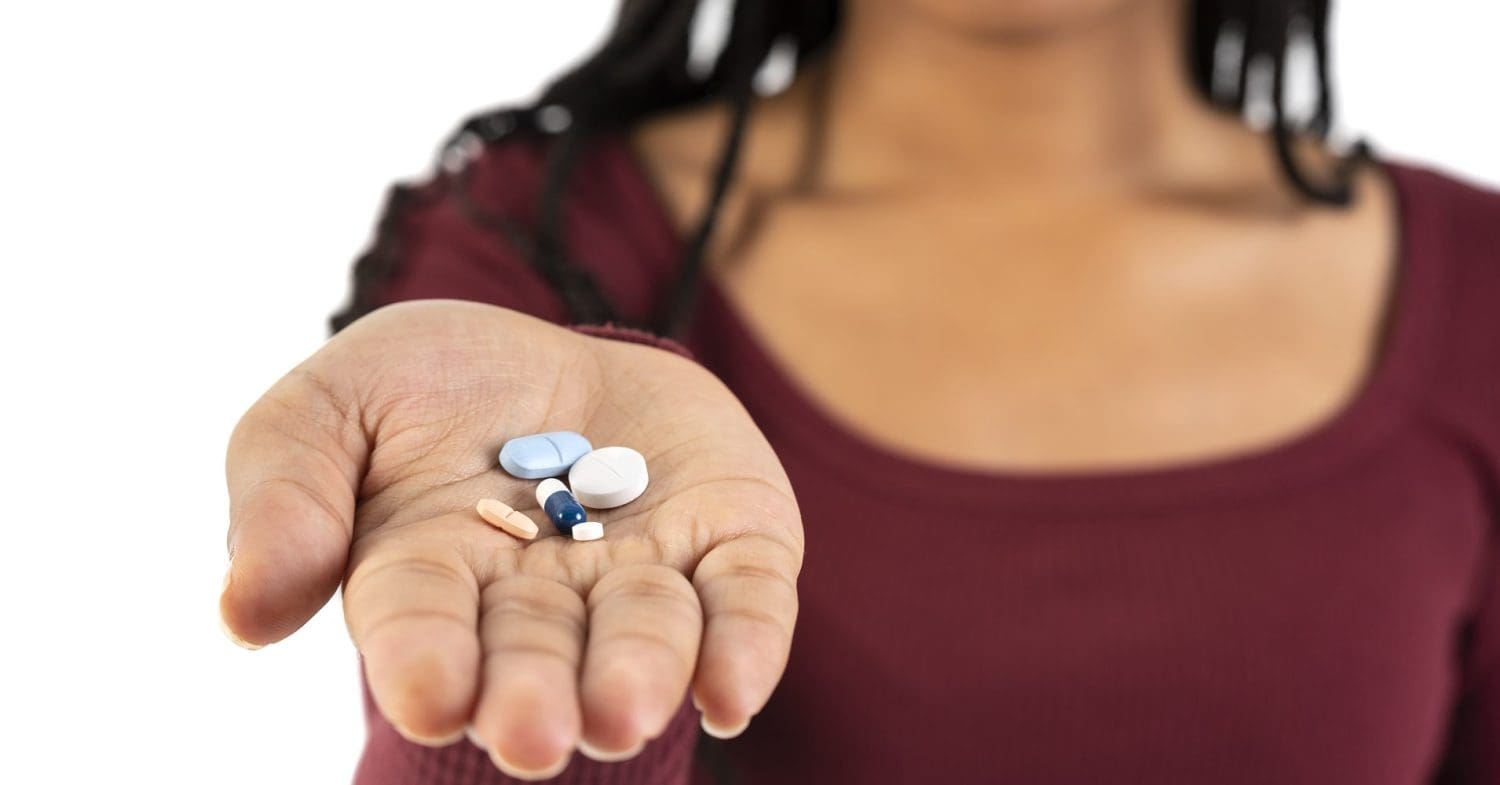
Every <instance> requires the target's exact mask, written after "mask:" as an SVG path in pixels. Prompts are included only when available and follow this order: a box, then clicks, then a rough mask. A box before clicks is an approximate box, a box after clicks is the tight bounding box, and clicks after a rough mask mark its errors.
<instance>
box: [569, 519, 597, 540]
mask: <svg viewBox="0 0 1500 785" xmlns="http://www.w3.org/2000/svg"><path fill="white" fill-rule="evenodd" d="M603 536H604V524H602V523H600V522H598V521H584V522H583V523H580V524H577V525H575V526H574V527H573V539H575V540H577V541H579V542H588V541H589V540H597V539H600V538H602V537H603Z"/></svg>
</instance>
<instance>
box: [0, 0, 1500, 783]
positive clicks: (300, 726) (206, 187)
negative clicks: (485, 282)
mask: <svg viewBox="0 0 1500 785" xmlns="http://www.w3.org/2000/svg"><path fill="white" fill-rule="evenodd" d="M1340 5H1343V6H1348V10H1347V12H1345V13H1341V14H1340V15H1339V16H1338V19H1337V25H1336V28H1337V32H1336V40H1335V52H1336V56H1337V63H1338V67H1337V75H1338V77H1339V79H1338V82H1339V84H1340V86H1341V88H1342V99H1343V100H1342V102H1341V110H1342V111H1341V117H1342V120H1343V125H1345V126H1346V127H1348V128H1351V129H1354V130H1357V131H1360V132H1363V133H1366V134H1368V135H1369V136H1370V137H1371V138H1372V139H1373V140H1375V142H1376V144H1377V147H1378V148H1379V149H1381V150H1383V151H1385V152H1387V153H1395V154H1397V155H1398V156H1401V157H1409V158H1415V159H1418V160H1422V161H1427V162H1436V163H1439V164H1442V165H1444V166H1445V167H1448V168H1452V169H1455V170H1458V171H1462V172H1466V173H1468V174H1469V175H1470V176H1471V177H1473V178H1477V179H1480V180H1483V181H1486V182H1489V183H1491V184H1500V110H1497V108H1496V107H1497V103H1500V102H1496V101H1495V100H1494V99H1493V96H1494V94H1495V90H1496V89H1497V88H1496V85H1495V81H1496V78H1497V77H1500V50H1497V48H1496V47H1495V46H1494V43H1493V36H1494V31H1495V30H1497V29H1500V7H1497V6H1496V5H1495V4H1493V3H1490V2H1480V1H1479V0H1443V1H1442V2H1438V1H1437V0H1429V1H1428V2H1424V3H1421V4H1417V3H1412V2H1410V0H1389V1H1388V2H1375V1H1374V0H1362V2H1358V3H1354V2H1348V1H1347V0H1346V2H1344V3H1342V4H1340ZM612 8H613V3H612V2H609V1H608V0H587V1H585V0H554V2H548V3H518V2H517V3H507V2H479V1H478V0H470V1H469V2H459V1H458V0H444V1H442V2H431V1H429V2H424V3H420V4H419V3H402V4H396V3H377V2H365V3H360V4H355V3H335V2H320V3H310V2H288V1H286V0H277V1H275V2H260V3H247V4H227V3H201V2H200V3H188V2H165V1H164V0H156V1H155V2H134V3H104V2H94V3H87V2H83V3H80V2H46V3H8V4H6V6H5V9H4V10H0V118H3V119H0V260H3V266H0V275H3V279H0V280H3V283H0V303H3V307H0V341H3V357H4V365H3V371H0V380H3V381H0V404H3V407H0V448H3V452H0V466H3V469H0V487H3V498H4V500H5V501H6V502H8V504H9V507H8V509H7V510H6V512H5V513H4V515H3V520H0V525H3V527H4V528H3V535H0V604H3V605H0V608H3V620H4V626H3V627H0V630H3V632H0V706H3V710H0V733H3V735H0V739H3V742H0V747H3V748H4V749H5V752H4V753H3V754H0V781H4V782H13V783H31V782H96V781H118V782H135V781H151V782H169V783H177V782H182V783H188V782H216V783H240V782H245V783H249V782H266V781H277V782H295V783H300V782H307V783H314V782H319V783H328V782H341V781H346V780H347V779H348V777H349V775H350V772H351V771H352V767H353V764H354V761H355V758H356V756H357V754H358V750H359V746H360V743H361V741H362V736H363V731H362V728H361V725H360V722H361V718H360V711H359V703H358V685H357V681H356V670H355V656H354V652H353V650H352V647H351V646H350V645H349V643H348V639H347V638H346V636H345V634H344V631H343V627H342V622H341V619H340V617H339V615H338V613H337V611H336V610H333V609H329V610H325V611H324V612H323V613H322V614H320V615H319V617H318V618H317V619H316V620H315V621H314V622H313V623H312V624H311V625H310V626H309V627H308V628H307V629H305V630H304V631H303V632H302V633H300V634H298V635H297V636H295V637H294V638H292V639H291V640H289V641H288V642H285V643H283V644H279V645H276V646H272V647H270V648H268V649H266V650H264V651H260V652H255V653H250V652H245V651H241V650H239V649H237V648H235V647H234V646H232V645H230V644H229V643H228V642H226V641H225V640H224V639H223V638H222V637H220V635H219V631H218V628H217V623H216V618H215V606H216V599H217V592H218V588H219V581H220V577H221V573H222V569H223V560H224V552H223V528H224V524H225V509H226V501H225V498H224V493H223V490H222V483H221V465H222V451H223V446H224V442H225V438H226V436H227V434H228V432H229V430H230V428H231V426H232V425H233V423H234V421H235V419H236V418H237V417H238V415H239V413H240V412H241V411H242V410H243V409H244V408H245V407H246V406H248V405H249V404H250V403H251V402H252V401H253V400H254V399H255V397H256V396H257V395H258V394H259V393H260V392H261V391H262V390H263V389H264V388H265V387H266V386H267V385H269V384H270V383H271V382H272V381H273V380H274V379H275V378H276V377H277V376H279V375H280V374H281V373H282V372H283V371H285V370H286V369H287V368H289V367H290V366H291V365H293V364H294V363H295V362H297V361H298V360H299V359H300V358H302V357H303V356H304V355H306V354H307V353H309V352H311V351H312V350H313V349H315V348H316V347H317V345H318V344H319V342H320V341H321V340H322V338H323V336H324V330H325V317H326V316H327V315H328V314H329V313H330V312H331V311H332V310H334V308H335V307H336V306H337V305H338V304H339V302H340V301H341V299H342V297H343V295H344V292H345V282H346V278H347V272H348V264H349V261H350V260H351V259H352V257H353V256H354V255H355V254H356V253H357V252H358V250H359V249H360V248H361V247H362V246H363V244H364V243H365V241H366V238H367V237H368V233H369V230H370V227H371V225H372V221H373V220H374V217H375V214H376V210H377V208H378V205H379V201H380V199H381V196H382V193H383V191H384V189H385V188H386V186H387V185H388V184H389V183H390V182H391V181H392V180H394V179H398V178H403V177H411V176H416V175H419V174H420V173H421V172H422V171H423V170H424V169H425V167H426V166H427V164H428V162H429V160H430V158H431V154H432V152H433V148H434V146H435V144H436V143H437V142H438V140H440V139H441V138H442V137H444V136H445V134H446V133H447V132H448V131H449V130H450V128H451V127H452V126H453V125H454V124H455V123H456V122H457V121H458V120H459V119H460V118H461V117H463V116H464V115H466V114H467V113H468V112H470V111H471V110H473V109H476V108H479V107H482V106H487V105H491V104H495V103H504V102H509V101H514V100H518V99H522V98H524V97H525V96H527V95H529V94H530V93H531V92H532V90H533V89H534V88H535V87H536V86H537V85H538V84H539V83H540V82H541V81H542V80H543V79H544V78H545V77H546V76H547V75H548V74H550V73H552V72H554V71H555V70H556V69H557V68H558V67H559V66H561V65H562V64H564V63H566V62H567V61H569V60H571V59H572V58H574V57H576V56H577V55H578V54H579V53H580V52H582V51H583V50H584V48H585V47H587V46H588V45H589V44H590V43H591V42H592V41H594V40H596V39H597V37H598V36H599V35H601V34H602V32H603V30H604V29H605V26H606V25H607V23H608V22H609V15H610V11H611V9H612ZM38 767H40V768H38Z"/></svg>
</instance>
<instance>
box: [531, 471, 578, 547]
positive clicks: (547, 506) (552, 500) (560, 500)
mask: <svg viewBox="0 0 1500 785" xmlns="http://www.w3.org/2000/svg"><path fill="white" fill-rule="evenodd" d="M536 503H537V504H540V505H541V506H542V511H543V512H545V513H547V517H548V518H549V519H551V521H552V523H553V524H554V525H555V526H557V530H558V531H560V532H562V533H563V534H572V533H573V527H574V526H577V525H578V524H580V523H584V522H585V521H587V520H588V518H589V515H588V513H587V512H585V511H584V509H583V505H582V504H579V503H578V497H576V496H574V495H573V492H572V491H570V490H568V486H566V485H563V483H562V480H559V479H557V478H555V477H549V478H548V479H545V480H542V481H541V483H540V484H538V485H537V486H536Z"/></svg>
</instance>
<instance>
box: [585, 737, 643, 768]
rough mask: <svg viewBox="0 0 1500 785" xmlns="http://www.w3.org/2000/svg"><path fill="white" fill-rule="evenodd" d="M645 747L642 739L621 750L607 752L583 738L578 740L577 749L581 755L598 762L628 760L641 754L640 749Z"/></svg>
mask: <svg viewBox="0 0 1500 785" xmlns="http://www.w3.org/2000/svg"><path fill="white" fill-rule="evenodd" d="M645 748H646V742H644V741H643V742H640V743H638V744H636V745H635V746H634V747H631V748H630V749H627V750H624V751H623V752H609V751H606V750H601V749H599V748H598V747H595V746H594V745H592V744H589V743H588V742H587V741H584V740H583V739H579V740H578V751H579V752H581V753H583V757H585V758H588V759H589V760H596V761H599V762H600V763H618V762H620V761H622V760H630V759H631V758H634V757H635V756H637V755H639V754H641V750H643V749H645Z"/></svg>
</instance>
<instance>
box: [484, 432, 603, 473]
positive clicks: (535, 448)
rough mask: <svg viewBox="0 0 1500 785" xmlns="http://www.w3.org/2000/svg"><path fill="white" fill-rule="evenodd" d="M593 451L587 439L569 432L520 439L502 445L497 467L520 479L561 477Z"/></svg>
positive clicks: (542, 434) (541, 434) (535, 435)
mask: <svg viewBox="0 0 1500 785" xmlns="http://www.w3.org/2000/svg"><path fill="white" fill-rule="evenodd" d="M592 449H594V445H592V444H589V440H588V439H585V438H583V437H582V436H580V435H578V434H576V433H573V432H572V431H553V432H551V433H536V434H532V435H531V436H521V437H517V438H515V439H511V440H510V441H508V442H506V443H505V444H503V445H501V447H500V468H502V469H504V470H505V471H506V472H507V473H509V474H510V475H511V476H512V477H519V478H521V479H523V480H540V479H542V478H543V477H560V476H562V475H564V474H567V473H568V468H569V467H570V466H572V465H573V463H574V462H575V461H577V460H578V459H579V458H582V457H583V456H585V455H587V454H588V453H589V451H590V450H592Z"/></svg>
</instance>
